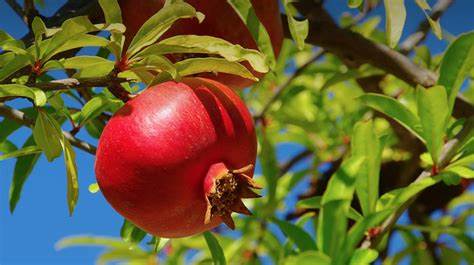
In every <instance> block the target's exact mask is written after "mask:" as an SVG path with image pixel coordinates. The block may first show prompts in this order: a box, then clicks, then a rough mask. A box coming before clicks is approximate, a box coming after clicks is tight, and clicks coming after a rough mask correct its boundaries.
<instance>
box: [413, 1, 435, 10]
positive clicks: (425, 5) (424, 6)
mask: <svg viewBox="0 0 474 265" xmlns="http://www.w3.org/2000/svg"><path fill="white" fill-rule="evenodd" d="M415 2H416V4H417V5H418V6H419V7H420V8H421V9H422V10H423V11H425V10H431V7H430V5H429V4H428V2H426V0H415Z"/></svg>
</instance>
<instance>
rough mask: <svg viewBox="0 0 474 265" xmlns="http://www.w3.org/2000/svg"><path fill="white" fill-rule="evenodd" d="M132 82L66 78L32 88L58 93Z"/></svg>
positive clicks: (109, 76) (116, 78) (114, 78)
mask: <svg viewBox="0 0 474 265" xmlns="http://www.w3.org/2000/svg"><path fill="white" fill-rule="evenodd" d="M128 81H130V80H128V79H126V78H119V77H113V76H111V75H107V76H104V77H97V78H81V79H76V78H66V79H60V80H54V81H49V82H41V83H35V84H32V85H31V86H32V87H36V88H39V89H41V90H44V91H56V90H70V89H81V88H92V87H110V86H111V85H112V84H113V83H115V82H118V83H122V82H128Z"/></svg>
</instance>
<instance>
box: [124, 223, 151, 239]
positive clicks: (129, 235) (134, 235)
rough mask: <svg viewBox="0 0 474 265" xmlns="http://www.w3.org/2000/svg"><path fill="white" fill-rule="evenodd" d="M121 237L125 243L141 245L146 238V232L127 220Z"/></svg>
mask: <svg viewBox="0 0 474 265" xmlns="http://www.w3.org/2000/svg"><path fill="white" fill-rule="evenodd" d="M120 236H121V237H122V239H123V240H125V242H131V243H140V242H141V241H142V240H143V238H144V237H145V236H146V232H145V231H143V230H141V229H140V228H138V227H137V226H136V225H134V224H133V223H132V222H130V221H128V220H127V219H124V220H123V224H122V228H121V229H120Z"/></svg>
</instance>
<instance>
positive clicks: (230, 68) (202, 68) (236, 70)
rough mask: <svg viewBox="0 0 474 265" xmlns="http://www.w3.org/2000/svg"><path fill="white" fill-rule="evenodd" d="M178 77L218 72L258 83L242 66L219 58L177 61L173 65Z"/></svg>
mask: <svg viewBox="0 0 474 265" xmlns="http://www.w3.org/2000/svg"><path fill="white" fill-rule="evenodd" d="M175 66H176V68H177V69H178V73H179V75H180V76H188V75H194V74H199V73H204V72H216V73H217V72H218V73H226V74H233V75H238V76H241V77H243V78H247V79H250V80H255V81H258V78H256V77H255V76H253V75H252V73H251V72H250V71H249V70H248V69H247V68H246V67H245V66H243V65H241V64H239V63H235V62H229V61H227V60H226V59H221V58H212V57H207V58H191V59H186V60H183V61H179V62H177V63H176V64H175Z"/></svg>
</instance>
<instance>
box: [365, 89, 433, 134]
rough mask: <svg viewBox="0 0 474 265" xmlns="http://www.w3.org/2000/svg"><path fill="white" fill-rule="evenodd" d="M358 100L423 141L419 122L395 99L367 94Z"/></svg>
mask: <svg viewBox="0 0 474 265" xmlns="http://www.w3.org/2000/svg"><path fill="white" fill-rule="evenodd" d="M359 99H360V100H361V101H362V103H364V104H365V105H367V106H369V107H371V108H373V109H375V110H377V111H379V112H382V113H383V114H386V115H387V116H389V117H391V118H392V119H394V120H396V121H397V122H398V123H400V124H401V125H402V126H403V127H405V128H407V129H408V130H409V131H410V132H411V133H413V135H415V136H416V137H418V138H419V139H420V140H422V141H424V138H423V137H422V136H421V135H422V128H421V123H420V120H419V119H418V117H417V116H416V115H415V114H414V113H413V112H411V111H410V110H409V109H408V108H407V107H405V106H404V105H403V104H401V103H400V102H398V101H397V100H396V99H394V98H391V97H388V96H385V95H380V94H375V93H367V94H365V95H362V96H360V97H359Z"/></svg>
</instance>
